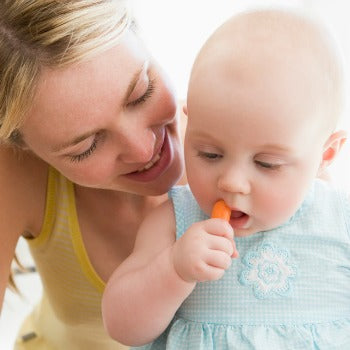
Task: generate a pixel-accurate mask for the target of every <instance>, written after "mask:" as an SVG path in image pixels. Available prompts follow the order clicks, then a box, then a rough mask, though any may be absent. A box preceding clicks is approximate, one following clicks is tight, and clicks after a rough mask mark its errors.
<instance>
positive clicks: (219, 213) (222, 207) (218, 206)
mask: <svg viewBox="0 0 350 350" xmlns="http://www.w3.org/2000/svg"><path fill="white" fill-rule="evenodd" d="M230 216H231V209H230V208H229V207H228V206H227V204H226V203H225V202H224V201H223V200H222V199H220V200H218V201H217V202H216V203H215V204H214V206H213V210H212V212H211V217H212V218H218V219H224V220H226V221H230Z"/></svg>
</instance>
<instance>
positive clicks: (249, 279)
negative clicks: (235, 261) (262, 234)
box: [239, 243, 297, 299]
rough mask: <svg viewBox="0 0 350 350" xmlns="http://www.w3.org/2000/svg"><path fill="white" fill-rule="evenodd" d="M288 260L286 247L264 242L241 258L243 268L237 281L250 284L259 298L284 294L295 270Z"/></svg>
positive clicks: (288, 287) (289, 289) (289, 287)
mask: <svg viewBox="0 0 350 350" xmlns="http://www.w3.org/2000/svg"><path fill="white" fill-rule="evenodd" d="M288 260H289V254H288V251H287V250H286V249H282V248H279V247H277V246H276V245H274V244H272V243H264V244H262V245H261V246H259V247H258V248H257V249H256V250H255V251H250V252H248V253H247V254H246V255H245V257H244V258H243V259H242V262H243V264H244V265H245V268H244V270H243V271H242V272H241V274H240V276H239V281H240V283H241V284H243V285H252V286H253V291H254V294H255V296H256V297H257V298H259V299H265V298H271V297H275V296H277V295H279V296H286V295H288V294H289V293H290V291H291V279H293V278H295V276H296V271H297V269H296V267H295V266H294V265H291V264H290V263H289V261H288Z"/></svg>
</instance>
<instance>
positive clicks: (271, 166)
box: [255, 160, 282, 170]
mask: <svg viewBox="0 0 350 350" xmlns="http://www.w3.org/2000/svg"><path fill="white" fill-rule="evenodd" d="M255 164H257V165H258V166H259V167H261V168H264V169H269V170H277V169H279V168H280V167H281V166H282V164H273V163H268V162H262V161H260V160H256V161H255Z"/></svg>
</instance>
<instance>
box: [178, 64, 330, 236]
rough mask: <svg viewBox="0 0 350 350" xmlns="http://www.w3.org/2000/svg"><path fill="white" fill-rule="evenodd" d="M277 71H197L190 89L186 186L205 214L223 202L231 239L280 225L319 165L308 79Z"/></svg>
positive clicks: (319, 134)
mask: <svg viewBox="0 0 350 350" xmlns="http://www.w3.org/2000/svg"><path fill="white" fill-rule="evenodd" d="M204 68H205V66H204ZM282 68H283V67H280V68H277V69H275V67H274V68H273V67H269V65H263V66H261V67H259V66H258V67H255V70H254V71H251V70H250V69H249V64H247V65H246V64H243V65H241V66H240V67H239V69H237V70H235V69H233V70H232V69H231V68H230V67H229V65H228V66H227V67H225V66H221V67H213V69H198V71H197V73H196V74H195V76H194V78H193V79H192V82H191V84H190V90H189V95H188V125H187V132H186V140H185V160H186V169H187V170H186V171H187V176H188V181H189V184H190V187H191V189H192V191H193V194H194V196H195V197H196V199H197V201H198V203H199V205H200V206H201V208H202V209H203V210H204V211H205V212H206V213H207V214H209V213H210V211H211V208H212V206H213V204H214V202H215V201H216V200H217V199H220V198H222V199H224V200H225V202H226V203H227V204H228V205H229V206H230V208H231V209H232V215H231V225H232V226H233V228H234V230H235V235H236V236H246V235H249V234H253V233H256V232H259V231H263V230H268V229H272V228H274V227H277V226H279V225H280V224H282V223H284V222H285V221H286V220H288V219H289V218H290V217H291V216H292V215H293V214H294V213H295V211H296V210H297V209H298V207H299V206H300V205H301V203H302V201H303V199H304V197H305V195H306V193H307V191H308V188H309V186H310V184H311V182H312V180H313V179H314V178H315V176H316V175H317V172H318V169H319V166H320V163H321V160H322V151H323V147H324V143H325V142H326V139H327V133H326V132H324V130H323V129H324V127H321V126H320V125H318V124H319V123H318V120H319V116H318V113H319V111H318V108H315V104H314V96H313V92H312V91H313V90H314V89H313V84H315V82H313V81H307V80H306V81H305V80H304V76H303V75H302V74H299V73H301V72H295V70H294V71H292V72H290V71H289V70H288V69H284V70H283V69H282ZM302 69H307V67H302V68H301V70H302ZM296 73H298V74H296Z"/></svg>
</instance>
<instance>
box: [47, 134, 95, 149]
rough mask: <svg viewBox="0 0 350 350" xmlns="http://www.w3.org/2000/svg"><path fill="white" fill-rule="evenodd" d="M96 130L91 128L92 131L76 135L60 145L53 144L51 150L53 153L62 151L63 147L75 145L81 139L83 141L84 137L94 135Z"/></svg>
mask: <svg viewBox="0 0 350 350" xmlns="http://www.w3.org/2000/svg"><path fill="white" fill-rule="evenodd" d="M96 132H97V130H92V131H88V132H86V133H84V134H82V135H79V136H77V137H75V138H74V139H73V140H70V141H67V142H64V143H62V144H60V145H57V146H54V147H52V148H51V152H54V153H58V152H61V151H63V150H64V149H65V148H68V147H71V146H75V145H77V144H78V143H80V142H81V141H84V140H85V139H87V138H89V137H90V136H92V135H94V134H95V133H96Z"/></svg>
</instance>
